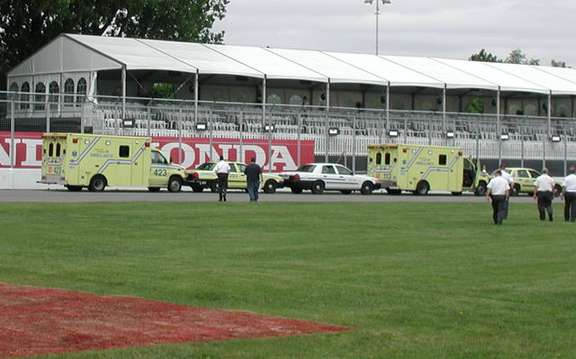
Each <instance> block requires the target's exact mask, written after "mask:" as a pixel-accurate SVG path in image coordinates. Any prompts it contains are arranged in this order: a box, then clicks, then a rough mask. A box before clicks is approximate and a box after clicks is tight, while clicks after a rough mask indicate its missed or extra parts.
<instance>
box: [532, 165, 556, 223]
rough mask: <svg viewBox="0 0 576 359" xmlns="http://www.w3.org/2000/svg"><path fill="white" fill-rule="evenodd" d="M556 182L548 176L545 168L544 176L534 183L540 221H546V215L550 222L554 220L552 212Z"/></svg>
mask: <svg viewBox="0 0 576 359" xmlns="http://www.w3.org/2000/svg"><path fill="white" fill-rule="evenodd" d="M555 184H556V182H555V181H554V179H553V178H552V177H550V175H549V174H548V170H547V169H546V168H544V169H543V170H542V174H541V175H540V176H538V177H537V178H536V180H535V181H534V186H535V187H536V189H535V191H534V199H536V200H538V214H539V215H540V220H541V221H545V220H546V213H548V219H549V220H550V222H552V221H553V220H554V217H553V210H552V200H553V199H554V185H555Z"/></svg>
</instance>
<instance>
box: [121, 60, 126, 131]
mask: <svg viewBox="0 0 576 359" xmlns="http://www.w3.org/2000/svg"><path fill="white" fill-rule="evenodd" d="M125 118H126V66H122V120H124V119H125Z"/></svg>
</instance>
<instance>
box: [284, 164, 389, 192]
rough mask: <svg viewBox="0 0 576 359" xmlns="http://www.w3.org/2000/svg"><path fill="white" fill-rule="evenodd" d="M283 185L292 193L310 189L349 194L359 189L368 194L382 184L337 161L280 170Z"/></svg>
mask: <svg viewBox="0 0 576 359" xmlns="http://www.w3.org/2000/svg"><path fill="white" fill-rule="evenodd" d="M280 176H281V177H282V179H283V180H284V187H289V188H290V189H291V190H292V193H302V191H303V190H310V191H312V193H315V194H320V193H322V192H324V191H325V190H326V191H340V192H342V193H344V194H350V193H352V192H353V191H360V193H362V194H370V193H372V191H374V190H376V189H380V187H381V186H382V184H381V182H380V180H378V179H377V178H374V177H370V176H363V175H355V174H354V173H352V171H351V170H349V169H348V168H346V167H344V166H342V165H340V164H337V163H309V164H306V165H304V166H300V168H298V169H297V170H296V171H293V172H282V173H280Z"/></svg>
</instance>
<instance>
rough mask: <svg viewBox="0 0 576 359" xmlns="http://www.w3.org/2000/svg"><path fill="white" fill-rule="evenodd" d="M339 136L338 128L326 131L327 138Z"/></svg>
mask: <svg viewBox="0 0 576 359" xmlns="http://www.w3.org/2000/svg"><path fill="white" fill-rule="evenodd" d="M339 134H340V129H339V128H338V127H330V128H329V129H328V136H338V135H339Z"/></svg>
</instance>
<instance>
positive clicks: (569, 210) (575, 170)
mask: <svg viewBox="0 0 576 359" xmlns="http://www.w3.org/2000/svg"><path fill="white" fill-rule="evenodd" d="M562 187H564V220H565V221H566V222H568V221H570V222H576V167H575V166H572V167H570V174H569V175H568V176H566V178H564V184H563V185H562Z"/></svg>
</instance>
